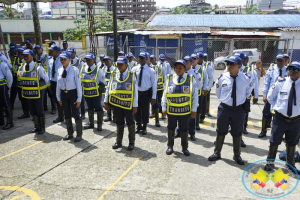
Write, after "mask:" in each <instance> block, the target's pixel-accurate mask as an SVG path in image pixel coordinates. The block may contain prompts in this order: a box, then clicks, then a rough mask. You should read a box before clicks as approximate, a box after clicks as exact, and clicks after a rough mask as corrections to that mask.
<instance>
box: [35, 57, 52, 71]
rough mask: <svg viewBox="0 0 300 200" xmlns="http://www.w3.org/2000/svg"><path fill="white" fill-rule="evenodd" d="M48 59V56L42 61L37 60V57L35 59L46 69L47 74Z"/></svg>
mask: <svg viewBox="0 0 300 200" xmlns="http://www.w3.org/2000/svg"><path fill="white" fill-rule="evenodd" d="M48 58H49V55H48V54H44V56H43V57H42V58H41V59H37V55H36V57H35V59H36V62H37V63H39V64H41V65H42V66H43V67H44V69H45V72H46V73H48Z"/></svg>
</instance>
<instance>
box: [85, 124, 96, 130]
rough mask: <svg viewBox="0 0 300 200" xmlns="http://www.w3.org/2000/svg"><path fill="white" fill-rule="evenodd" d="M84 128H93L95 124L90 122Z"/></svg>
mask: <svg viewBox="0 0 300 200" xmlns="http://www.w3.org/2000/svg"><path fill="white" fill-rule="evenodd" d="M83 128H84V129H92V128H94V124H92V123H89V125H87V126H84V127H83Z"/></svg>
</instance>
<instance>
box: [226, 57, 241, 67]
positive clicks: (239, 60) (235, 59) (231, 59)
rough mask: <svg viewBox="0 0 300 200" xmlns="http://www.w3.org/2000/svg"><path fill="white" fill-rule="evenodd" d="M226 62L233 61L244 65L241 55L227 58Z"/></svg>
mask: <svg viewBox="0 0 300 200" xmlns="http://www.w3.org/2000/svg"><path fill="white" fill-rule="evenodd" d="M225 62H232V63H237V64H239V65H242V59H241V58H240V57H239V56H231V57H230V58H229V59H227V60H225Z"/></svg>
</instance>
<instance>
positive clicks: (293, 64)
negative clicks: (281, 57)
mask: <svg viewBox="0 0 300 200" xmlns="http://www.w3.org/2000/svg"><path fill="white" fill-rule="evenodd" d="M289 67H296V68H298V69H300V62H299V61H294V62H292V64H290V65H289Z"/></svg>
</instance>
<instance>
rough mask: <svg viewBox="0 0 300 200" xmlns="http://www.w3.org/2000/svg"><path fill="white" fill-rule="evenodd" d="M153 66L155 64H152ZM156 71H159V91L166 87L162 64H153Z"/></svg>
mask: <svg viewBox="0 0 300 200" xmlns="http://www.w3.org/2000/svg"><path fill="white" fill-rule="evenodd" d="M152 66H153V65H152ZM153 69H154V71H155V72H157V91H160V90H163V89H164V75H163V71H162V65H160V66H158V65H155V66H153Z"/></svg>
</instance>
